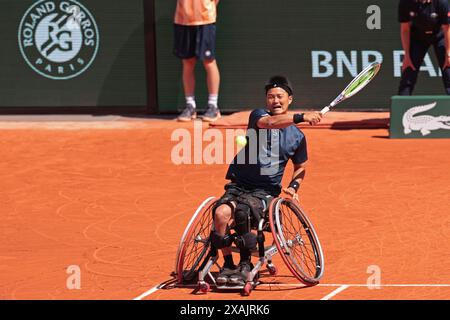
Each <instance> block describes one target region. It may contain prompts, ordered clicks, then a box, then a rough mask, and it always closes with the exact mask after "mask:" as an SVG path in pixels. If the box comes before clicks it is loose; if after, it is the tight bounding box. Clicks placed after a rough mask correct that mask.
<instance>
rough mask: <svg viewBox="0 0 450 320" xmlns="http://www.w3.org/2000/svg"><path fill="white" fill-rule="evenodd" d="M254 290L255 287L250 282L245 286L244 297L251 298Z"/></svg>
mask: <svg viewBox="0 0 450 320" xmlns="http://www.w3.org/2000/svg"><path fill="white" fill-rule="evenodd" d="M252 290H253V286H252V284H251V283H250V282H247V283H246V284H245V286H244V296H246V297H247V296H249V295H250V293H251V292H252Z"/></svg>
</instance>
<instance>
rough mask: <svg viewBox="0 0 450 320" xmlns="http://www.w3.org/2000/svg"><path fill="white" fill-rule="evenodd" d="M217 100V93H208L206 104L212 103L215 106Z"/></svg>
mask: <svg viewBox="0 0 450 320" xmlns="http://www.w3.org/2000/svg"><path fill="white" fill-rule="evenodd" d="M218 100H219V95H218V94H210V95H209V96H208V105H210V104H212V105H213V106H215V107H217V101H218Z"/></svg>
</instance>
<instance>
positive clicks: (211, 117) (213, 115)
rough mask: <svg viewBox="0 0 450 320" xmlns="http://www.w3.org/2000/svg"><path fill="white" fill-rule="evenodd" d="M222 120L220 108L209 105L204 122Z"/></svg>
mask: <svg viewBox="0 0 450 320" xmlns="http://www.w3.org/2000/svg"><path fill="white" fill-rule="evenodd" d="M219 118H220V111H219V107H217V106H215V105H213V104H208V108H207V109H206V112H205V114H204V115H203V118H202V119H203V121H207V122H213V121H216V120H217V119H219Z"/></svg>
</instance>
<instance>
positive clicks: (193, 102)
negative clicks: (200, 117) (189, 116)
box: [186, 96, 196, 109]
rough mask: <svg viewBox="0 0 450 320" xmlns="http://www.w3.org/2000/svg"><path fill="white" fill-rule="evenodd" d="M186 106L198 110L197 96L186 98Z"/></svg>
mask: <svg viewBox="0 0 450 320" xmlns="http://www.w3.org/2000/svg"><path fill="white" fill-rule="evenodd" d="M186 104H190V105H191V106H192V107H194V109H195V108H196V104H195V96H186Z"/></svg>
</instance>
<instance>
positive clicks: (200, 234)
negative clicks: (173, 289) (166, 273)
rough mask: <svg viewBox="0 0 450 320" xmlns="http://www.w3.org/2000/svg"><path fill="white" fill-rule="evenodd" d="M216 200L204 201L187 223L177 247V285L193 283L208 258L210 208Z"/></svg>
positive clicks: (210, 225)
mask: <svg viewBox="0 0 450 320" xmlns="http://www.w3.org/2000/svg"><path fill="white" fill-rule="evenodd" d="M215 202H216V198H214V197H210V198H208V199H206V200H205V201H204V202H203V203H202V204H201V205H200V206H199V207H198V208H197V210H196V211H195V213H194V215H193V216H192V218H191V220H190V221H189V223H188V225H187V227H186V229H185V230H184V233H183V236H182V237H181V241H180V245H179V247H178V252H177V257H176V265H175V273H176V277H177V282H178V283H186V282H195V281H196V280H197V278H196V277H197V274H198V270H199V269H201V268H203V265H202V263H203V262H204V261H205V260H206V259H207V258H208V255H207V253H208V251H209V248H210V240H209V235H210V233H211V227H212V223H213V217H212V208H213V206H214V204H215Z"/></svg>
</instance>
